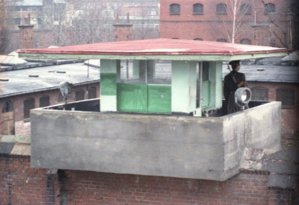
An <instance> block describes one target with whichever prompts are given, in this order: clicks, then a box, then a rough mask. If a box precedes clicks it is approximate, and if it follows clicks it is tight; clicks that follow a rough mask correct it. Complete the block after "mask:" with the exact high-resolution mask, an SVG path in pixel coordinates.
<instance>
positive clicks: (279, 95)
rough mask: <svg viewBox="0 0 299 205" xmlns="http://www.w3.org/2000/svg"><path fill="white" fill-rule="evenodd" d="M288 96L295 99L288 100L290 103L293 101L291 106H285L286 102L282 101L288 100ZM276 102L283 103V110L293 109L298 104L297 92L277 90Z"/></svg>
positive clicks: (284, 88) (281, 88) (288, 89)
mask: <svg viewBox="0 0 299 205" xmlns="http://www.w3.org/2000/svg"><path fill="white" fill-rule="evenodd" d="M288 94H290V95H292V96H287V97H292V98H293V99H288V101H291V100H292V102H291V104H285V103H286V101H283V100H282V99H286V95H288ZM276 100H277V101H280V102H281V108H282V109H292V108H294V107H295V106H296V104H297V97H296V90H295V89H294V88H287V87H279V88H277V89H276ZM288 103H289V102H288Z"/></svg>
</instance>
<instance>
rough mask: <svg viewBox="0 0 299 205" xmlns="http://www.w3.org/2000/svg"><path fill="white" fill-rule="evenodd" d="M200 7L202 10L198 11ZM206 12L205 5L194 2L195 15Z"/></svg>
mask: <svg viewBox="0 0 299 205" xmlns="http://www.w3.org/2000/svg"><path fill="white" fill-rule="evenodd" d="M197 9H199V10H200V11H196V10H197ZM203 14H204V5H203V4H201V3H195V4H193V15H203Z"/></svg>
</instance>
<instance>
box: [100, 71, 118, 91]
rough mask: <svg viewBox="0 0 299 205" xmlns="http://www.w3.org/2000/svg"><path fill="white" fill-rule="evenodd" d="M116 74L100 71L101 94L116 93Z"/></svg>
mask: <svg viewBox="0 0 299 205" xmlns="http://www.w3.org/2000/svg"><path fill="white" fill-rule="evenodd" d="M116 78H117V76H116V74H114V73H101V95H110V96H111V95H116V93H117V89H116Z"/></svg>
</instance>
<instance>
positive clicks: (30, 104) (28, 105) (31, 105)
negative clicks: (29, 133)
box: [24, 98, 35, 119]
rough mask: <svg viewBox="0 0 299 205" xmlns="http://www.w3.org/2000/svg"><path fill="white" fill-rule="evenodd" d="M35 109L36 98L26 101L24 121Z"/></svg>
mask: <svg viewBox="0 0 299 205" xmlns="http://www.w3.org/2000/svg"><path fill="white" fill-rule="evenodd" d="M33 108H35V100H34V98H29V99H26V100H25V101H24V119H26V118H29V117H30V110H31V109H33Z"/></svg>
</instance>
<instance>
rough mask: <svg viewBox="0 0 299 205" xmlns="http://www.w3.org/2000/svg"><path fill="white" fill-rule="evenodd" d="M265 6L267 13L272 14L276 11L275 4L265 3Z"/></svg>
mask: <svg viewBox="0 0 299 205" xmlns="http://www.w3.org/2000/svg"><path fill="white" fill-rule="evenodd" d="M264 8H265V14H270V13H274V12H275V10H276V9H275V4H272V3H268V4H265V5H264Z"/></svg>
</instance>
